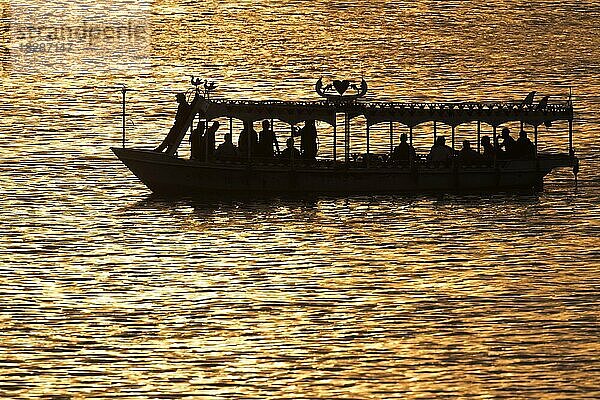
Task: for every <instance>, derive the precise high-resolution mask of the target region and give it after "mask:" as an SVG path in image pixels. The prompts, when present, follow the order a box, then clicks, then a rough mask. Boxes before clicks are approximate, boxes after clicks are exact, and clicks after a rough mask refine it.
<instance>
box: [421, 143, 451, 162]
mask: <svg viewBox="0 0 600 400" xmlns="http://www.w3.org/2000/svg"><path fill="white" fill-rule="evenodd" d="M453 156H454V150H452V147H450V146H447V145H446V138H445V137H443V136H438V137H437V138H436V139H435V143H434V145H433V146H431V150H429V154H428V155H427V161H428V162H430V163H440V164H447V163H448V162H449V161H450V160H451V159H452V157H453Z"/></svg>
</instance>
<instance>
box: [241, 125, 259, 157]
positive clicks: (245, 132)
mask: <svg viewBox="0 0 600 400" xmlns="http://www.w3.org/2000/svg"><path fill="white" fill-rule="evenodd" d="M238 147H239V149H240V154H241V156H242V157H247V156H248V150H250V154H251V156H254V155H255V154H254V153H255V152H256V149H257V148H258V135H257V134H256V131H255V130H254V127H253V126H252V122H249V121H244V129H242V131H241V132H240V137H239V138H238Z"/></svg>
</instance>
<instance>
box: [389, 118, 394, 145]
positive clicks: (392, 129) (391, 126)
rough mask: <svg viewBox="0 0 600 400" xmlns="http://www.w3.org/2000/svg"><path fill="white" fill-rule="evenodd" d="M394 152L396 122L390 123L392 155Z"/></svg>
mask: <svg viewBox="0 0 600 400" xmlns="http://www.w3.org/2000/svg"><path fill="white" fill-rule="evenodd" d="M393 151H394V122H393V121H390V153H392V152H393Z"/></svg>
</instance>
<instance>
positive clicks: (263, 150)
mask: <svg viewBox="0 0 600 400" xmlns="http://www.w3.org/2000/svg"><path fill="white" fill-rule="evenodd" d="M273 145H275V148H276V149H277V153H279V143H278V142H277V138H276V137H275V132H274V131H273V129H271V124H269V121H268V120H266V119H265V120H264V121H263V122H262V131H260V132H259V134H258V147H259V154H260V156H261V157H269V158H271V157H273V155H274V153H273Z"/></svg>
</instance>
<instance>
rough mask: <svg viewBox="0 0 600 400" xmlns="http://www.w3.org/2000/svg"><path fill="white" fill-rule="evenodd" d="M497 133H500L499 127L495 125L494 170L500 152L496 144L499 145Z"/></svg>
mask: <svg viewBox="0 0 600 400" xmlns="http://www.w3.org/2000/svg"><path fill="white" fill-rule="evenodd" d="M497 133H498V127H497V126H496V125H494V133H493V137H494V138H493V141H494V142H493V143H494V149H495V151H494V168H496V159H497V156H498V150H499V149H498V147H496V143H497V140H496V137H497Z"/></svg>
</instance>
